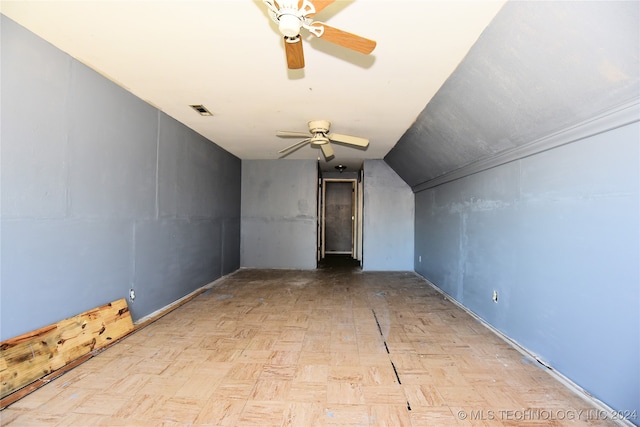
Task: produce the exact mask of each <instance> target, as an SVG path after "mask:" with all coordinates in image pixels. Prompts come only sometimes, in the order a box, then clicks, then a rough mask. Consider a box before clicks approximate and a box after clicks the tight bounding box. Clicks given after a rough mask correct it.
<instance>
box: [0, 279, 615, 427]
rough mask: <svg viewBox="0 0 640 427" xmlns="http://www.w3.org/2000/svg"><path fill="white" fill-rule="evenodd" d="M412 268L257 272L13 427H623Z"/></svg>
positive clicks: (74, 379) (143, 333)
mask: <svg viewBox="0 0 640 427" xmlns="http://www.w3.org/2000/svg"><path fill="white" fill-rule="evenodd" d="M597 415H598V412H597V410H596V409H595V408H594V407H592V406H591V405H590V404H589V403H588V402H587V401H585V400H583V399H582V398H581V397H579V396H578V395H576V394H574V393H573V392H572V391H571V390H569V389H567V388H566V387H565V386H564V385H563V384H561V383H560V382H559V381H557V380H556V379H555V378H554V377H552V376H551V375H549V374H548V373H547V372H545V370H544V368H542V367H541V366H540V365H539V364H537V363H536V362H535V361H533V360H531V359H530V358H528V357H526V356H523V355H522V354H521V353H520V352H518V351H517V350H515V349H514V348H512V347H511V346H510V345H508V344H507V343H505V342H504V341H503V340H502V339H500V338H499V337H497V336H496V335H495V334H494V333H493V332H491V331H490V330H488V329H487V328H486V327H484V326H483V325H482V324H480V323H478V322H477V321H476V320H475V319H473V318H472V317H471V316H469V315H468V314H467V313H465V312H464V311H463V310H461V309H460V308H459V307H457V306H455V305H454V304H452V303H451V302H450V301H448V300H446V299H445V298H443V297H442V295H440V294H439V293H438V292H436V291H435V290H434V289H432V288H431V287H430V286H429V285H428V284H427V283H426V282H425V281H424V280H423V279H421V278H420V277H419V276H417V275H415V274H413V273H403V272H393V273H382V272H380V273H379V272H362V271H358V270H344V269H318V270H315V271H290V270H251V269H243V270H239V271H238V272H236V273H234V274H232V275H230V276H228V277H226V278H224V279H222V280H220V281H218V282H217V283H216V284H215V286H213V287H212V288H211V289H210V290H208V291H206V292H205V293H203V294H201V295H200V296H198V297H197V298H195V299H193V300H192V301H190V302H189V303H187V304H185V305H183V306H182V307H180V308H178V309H176V310H175V311H173V312H171V313H169V314H168V315H166V316H164V317H163V318H161V319H159V320H158V321H156V322H154V323H152V324H151V325H149V326H147V327H145V328H143V329H141V330H140V331H138V332H136V333H135V334H133V335H131V336H129V337H128V338H126V339H124V340H123V341H121V342H120V343H118V344H116V345H114V346H112V347H111V348H109V349H107V350H106V351H104V352H103V353H101V354H99V355H97V356H96V357H94V358H92V359H91V360H89V361H88V362H86V363H84V364H82V365H80V366H79V367H77V368H75V369H73V370H72V371H70V372H68V373H66V374H65V375H63V376H61V377H60V378H58V379H56V380H54V381H52V382H51V383H49V384H47V385H46V386H44V387H42V388H40V389H38V390H37V391H35V392H33V393H32V394H30V395H28V396H26V397H24V398H23V399H21V400H19V401H18V402H16V403H14V404H13V405H11V406H10V407H8V408H7V409H5V410H4V411H2V412H1V413H0V422H1V424H2V425H7V426H32V425H33V426H42V425H52V426H92V425H102V426H165V425H166V426H190V425H197V426H238V427H249V426H260V427H266V426H301V427H306V426H456V425H463V426H465V425H466V426H469V425H486V426H502V425H530V426H533V425H572V426H573V425H611V424H608V423H610V422H609V421H607V420H603V419H598V418H600V417H598V416H597Z"/></svg>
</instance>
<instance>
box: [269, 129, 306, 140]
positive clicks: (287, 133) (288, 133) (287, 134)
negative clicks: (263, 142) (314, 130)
mask: <svg viewBox="0 0 640 427" xmlns="http://www.w3.org/2000/svg"><path fill="white" fill-rule="evenodd" d="M276 136H279V137H281V138H309V133H308V132H296V131H293V130H278V131H276Z"/></svg>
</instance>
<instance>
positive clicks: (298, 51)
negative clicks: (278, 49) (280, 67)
mask: <svg viewBox="0 0 640 427" xmlns="http://www.w3.org/2000/svg"><path fill="white" fill-rule="evenodd" d="M284 51H285V54H286V55H287V67H288V68H289V69H290V70H298V69H300V68H304V52H303V50H302V37H300V35H298V36H297V37H295V38H289V37H287V36H285V37H284Z"/></svg>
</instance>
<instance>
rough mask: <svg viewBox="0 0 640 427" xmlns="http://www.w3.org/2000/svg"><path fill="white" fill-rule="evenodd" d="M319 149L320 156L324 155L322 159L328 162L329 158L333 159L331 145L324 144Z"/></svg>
mask: <svg viewBox="0 0 640 427" xmlns="http://www.w3.org/2000/svg"><path fill="white" fill-rule="evenodd" d="M320 149H321V150H322V154H324V158H325V159H327V160H329V159H330V158H332V157H333V155H334V152H333V147H332V146H331V144H329V143H326V144H322V145H321V146H320Z"/></svg>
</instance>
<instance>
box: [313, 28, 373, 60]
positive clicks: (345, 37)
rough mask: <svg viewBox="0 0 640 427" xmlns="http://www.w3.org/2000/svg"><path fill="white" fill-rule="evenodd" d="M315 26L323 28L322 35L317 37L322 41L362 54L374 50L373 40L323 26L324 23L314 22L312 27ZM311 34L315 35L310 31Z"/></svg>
mask: <svg viewBox="0 0 640 427" xmlns="http://www.w3.org/2000/svg"><path fill="white" fill-rule="evenodd" d="M317 24H320V25H322V26H323V27H324V31H322V34H320V35H318V37H320V38H321V39H323V40H326V41H328V42H331V43H335V44H337V45H340V46H342V47H346V48H347V49H351V50H355V51H356V52H360V53H364V54H370V53H371V52H373V49H375V48H376V42H375V41H373V40H369V39H365V38H364V37H360V36H357V35H355V34H351V33H348V32H346V31H343V30H339V29H337V28H335V27H332V26H331V25H327V24H325V23H324V22H314V26H317ZM312 34H315V32H313V31H312ZM316 35H317V34H316Z"/></svg>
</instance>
